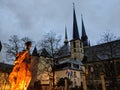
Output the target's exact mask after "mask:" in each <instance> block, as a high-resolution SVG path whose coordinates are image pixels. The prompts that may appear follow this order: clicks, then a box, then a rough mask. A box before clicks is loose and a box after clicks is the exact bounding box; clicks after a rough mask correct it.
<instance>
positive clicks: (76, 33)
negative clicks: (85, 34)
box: [73, 3, 80, 40]
mask: <svg viewBox="0 0 120 90" xmlns="http://www.w3.org/2000/svg"><path fill="white" fill-rule="evenodd" d="M76 39H80V38H79V32H78V25H77V19H76V14H75V6H74V3H73V40H76Z"/></svg>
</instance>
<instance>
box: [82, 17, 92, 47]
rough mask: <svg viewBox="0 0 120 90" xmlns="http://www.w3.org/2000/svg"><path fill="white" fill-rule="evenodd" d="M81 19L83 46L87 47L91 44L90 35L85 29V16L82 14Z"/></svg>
mask: <svg viewBox="0 0 120 90" xmlns="http://www.w3.org/2000/svg"><path fill="white" fill-rule="evenodd" d="M81 20H82V36H81V40H82V42H83V47H84V48H87V47H89V46H90V42H88V36H87V34H86V31H85V26H84V22H83V16H82V15H81Z"/></svg>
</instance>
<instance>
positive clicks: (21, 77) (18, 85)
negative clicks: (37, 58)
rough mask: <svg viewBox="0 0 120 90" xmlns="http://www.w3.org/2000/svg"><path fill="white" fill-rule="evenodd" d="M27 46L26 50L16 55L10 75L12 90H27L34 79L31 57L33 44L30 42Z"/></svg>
mask: <svg viewBox="0 0 120 90" xmlns="http://www.w3.org/2000/svg"><path fill="white" fill-rule="evenodd" d="M25 44H26V50H25V51H23V52H20V53H18V54H17V55H16V60H15V61H14V64H15V65H14V67H13V70H12V72H11V73H10V75H9V81H10V83H11V90H27V87H28V85H29V83H30V80H31V77H32V76H31V72H30V66H31V65H30V64H31V56H30V55H29V50H30V47H31V44H32V43H31V41H29V42H27V43H25Z"/></svg>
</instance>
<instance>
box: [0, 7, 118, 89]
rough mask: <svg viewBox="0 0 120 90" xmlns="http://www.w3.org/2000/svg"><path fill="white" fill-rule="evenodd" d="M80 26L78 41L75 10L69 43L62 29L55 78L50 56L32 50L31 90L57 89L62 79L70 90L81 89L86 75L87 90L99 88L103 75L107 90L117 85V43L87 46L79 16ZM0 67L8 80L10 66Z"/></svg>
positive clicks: (85, 34) (42, 51)
mask: <svg viewBox="0 0 120 90" xmlns="http://www.w3.org/2000/svg"><path fill="white" fill-rule="evenodd" d="M81 22H82V23H81V26H82V29H81V32H82V33H81V37H80V35H79V29H78V24H77V17H76V12H75V7H73V33H72V34H73V35H72V40H70V41H69V40H68V36H67V29H65V39H64V41H63V42H64V43H63V46H62V47H61V48H60V49H59V50H58V53H57V55H56V56H55V60H56V61H57V63H55V65H54V66H55V68H54V75H53V71H52V67H51V65H50V64H49V63H50V61H51V60H53V58H52V57H51V55H50V54H49V53H48V52H47V50H46V49H45V48H43V49H42V50H41V52H38V50H37V48H36V47H35V48H34V50H33V52H32V60H31V64H32V68H31V71H32V80H31V83H30V88H32V87H34V88H36V87H38V86H43V87H44V88H46V89H45V90H49V89H48V86H53V84H55V85H57V84H58V82H59V81H60V80H61V79H65V78H67V79H69V80H70V82H71V83H70V85H69V86H70V87H81V86H82V84H83V78H82V75H83V74H85V77H86V84H87V87H88V88H90V85H93V86H95V87H99V86H100V85H101V80H100V74H101V72H102V73H104V75H105V80H106V82H107V84H108V86H109V85H111V83H112V85H115V84H116V83H115V82H118V83H117V84H118V85H120V69H119V67H120V40H115V41H111V42H107V43H102V44H99V45H95V46H90V42H89V40H88V36H87V33H86V30H85V25H84V21H83V17H82V15H81ZM0 66H1V67H2V68H0V73H3V72H6V73H7V76H8V74H9V73H10V69H11V68H12V66H10V65H6V64H4V65H3V63H0ZM4 67H5V68H6V69H8V67H10V68H9V69H8V70H6V69H5V70H4V71H3V68H4ZM1 75H2V74H1ZM2 76H4V75H2ZM53 76H54V78H53ZM0 77H1V76H0ZM4 81H5V80H4ZM53 82H54V83H53ZM0 83H2V81H0ZM7 84H8V81H7ZM0 85H1V84H0ZM106 87H107V86H106ZM94 90H95V89H94Z"/></svg>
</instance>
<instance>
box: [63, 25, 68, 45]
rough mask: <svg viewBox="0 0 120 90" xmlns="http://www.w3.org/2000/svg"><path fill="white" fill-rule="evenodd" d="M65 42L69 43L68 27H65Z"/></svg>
mask: <svg viewBox="0 0 120 90" xmlns="http://www.w3.org/2000/svg"><path fill="white" fill-rule="evenodd" d="M64 43H65V44H68V37H67V28H66V27H65V41H64Z"/></svg>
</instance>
